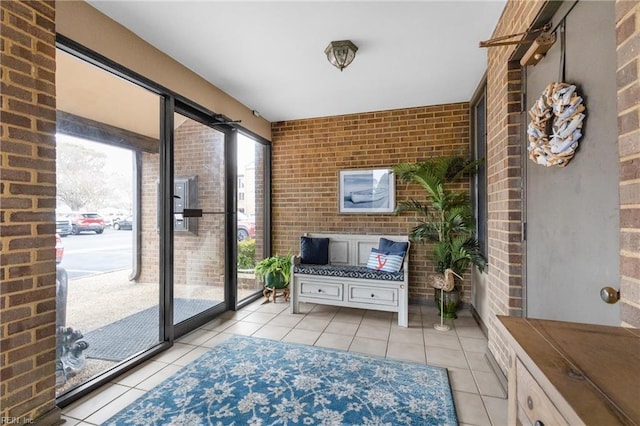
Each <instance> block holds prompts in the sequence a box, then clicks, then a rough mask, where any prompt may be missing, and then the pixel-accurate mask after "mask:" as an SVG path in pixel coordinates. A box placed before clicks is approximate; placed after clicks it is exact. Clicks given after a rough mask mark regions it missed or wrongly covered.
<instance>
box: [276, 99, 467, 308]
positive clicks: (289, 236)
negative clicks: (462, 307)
mask: <svg viewBox="0 0 640 426" xmlns="http://www.w3.org/2000/svg"><path fill="white" fill-rule="evenodd" d="M271 132H272V142H273V160H272V167H273V172H272V173H273V178H272V203H273V206H272V226H273V244H274V245H273V251H274V253H280V254H284V253H286V252H288V251H291V252H293V253H298V252H299V245H300V243H299V238H300V235H302V234H303V233H305V232H320V233H329V232H335V233H352V234H390V235H394V234H397V235H407V234H408V233H409V231H410V229H411V228H412V227H413V226H414V225H415V224H416V221H415V216H413V215H411V214H403V215H401V216H396V215H393V214H390V215H381V214H339V213H338V194H337V192H338V172H339V171H340V170H344V169H359V168H385V167H389V166H391V165H393V164H396V163H401V162H416V161H420V160H425V159H427V158H430V157H433V156H442V155H449V154H452V153H454V152H455V153H460V154H463V155H469V104H468V103H457V104H451V105H436V106H428V107H419V108H408V109H399V110H392V111H379V112H371V113H361V114H351V115H342V116H334V117H323V118H315V119H307V120H293V121H286V122H279V123H274V124H273V126H272V129H271ZM464 187H465V189H468V185H465V186H464ZM411 197H413V198H418V199H424V192H423V191H422V190H421V189H420V188H419V187H418V186H417V185H411V186H409V187H407V186H406V185H404V184H400V183H396V200H407V199H409V198H411ZM409 273H410V275H409V277H410V282H409V298H410V299H411V301H412V302H414V303H425V300H426V299H427V298H429V299H433V289H432V288H431V287H429V286H428V285H427V282H428V281H427V280H428V275H429V274H432V273H434V268H433V264H432V262H431V261H430V260H428V258H427V248H426V246H425V245H419V244H414V245H413V246H412V248H411V251H410V271H409ZM463 292H464V293H463V298H464V299H463V300H465V301H467V302H469V301H470V296H471V291H470V286H469V280H466V281H465V286H464V287H463Z"/></svg>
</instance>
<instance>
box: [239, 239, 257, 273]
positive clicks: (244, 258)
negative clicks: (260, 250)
mask: <svg viewBox="0 0 640 426" xmlns="http://www.w3.org/2000/svg"><path fill="white" fill-rule="evenodd" d="M255 266H256V240H254V239H253V238H247V239H246V240H243V241H238V269H253V268H254V267H255Z"/></svg>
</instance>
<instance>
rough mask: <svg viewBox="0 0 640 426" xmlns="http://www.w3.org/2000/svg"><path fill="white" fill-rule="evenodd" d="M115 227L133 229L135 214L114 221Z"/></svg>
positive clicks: (116, 228)
mask: <svg viewBox="0 0 640 426" xmlns="http://www.w3.org/2000/svg"><path fill="white" fill-rule="evenodd" d="M113 229H115V230H121V229H127V230H131V229H133V216H127V217H125V218H124V219H119V220H116V221H115V222H113Z"/></svg>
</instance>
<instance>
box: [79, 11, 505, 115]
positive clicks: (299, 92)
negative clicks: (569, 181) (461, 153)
mask: <svg viewBox="0 0 640 426" xmlns="http://www.w3.org/2000/svg"><path fill="white" fill-rule="evenodd" d="M89 3H90V4H91V5H93V6H94V7H95V8H97V9H98V10H100V11H102V12H103V13H105V14H106V15H108V16H109V17H111V18H112V19H114V20H115V21H117V22H119V23H121V24H122V25H124V26H125V27H127V28H129V29H130V30H131V31H133V32H134V33H136V34H138V36H140V37H141V38H142V39H144V40H146V41H147V42H148V43H150V44H152V45H153V46H155V47H156V48H158V49H159V50H161V51H163V52H165V53H166V54H167V55H169V56H171V57H172V58H174V59H176V60H177V61H179V62H180V63H182V64H183V65H185V66H186V67H188V68H190V69H191V70H193V71H194V72H196V73H197V74H199V75H200V76H202V77H204V78H205V79H206V80H208V81H210V82H211V83H212V84H214V85H215V86H217V87H219V88H220V89H222V90H223V91H225V92H226V93H228V94H229V95H231V96H233V97H234V98H236V99H237V100H239V101H240V102H241V103H243V104H244V105H246V106H247V107H249V108H251V109H253V110H256V111H258V112H259V113H260V114H261V115H262V116H263V117H264V118H265V119H267V120H269V121H272V122H274V121H281V120H291V119H298V118H311V117H323V116H330V115H339V114H349V113H355V112H368V111H379V110H387V109H395V108H406V107H413V106H424V105H437V104H442V103H451V102H462V101H468V100H469V99H470V97H471V96H472V94H473V92H474V90H475V89H476V87H477V85H478V83H479V82H480V79H481V78H482V75H483V73H484V70H485V68H486V49H481V48H479V47H478V43H479V42H480V41H481V40H486V39H489V38H490V37H491V34H492V32H493V29H494V27H495V24H496V22H497V21H498V18H499V17H500V14H501V13H502V9H503V8H504V5H505V1H504V0H500V1H498V0H496V1H486V0H485V1H481V0H476V1H457V0H449V1H412V2H410V1H349V2H346V1H323V2H309V1H286V2H274V1H255V2H249V1H212V0H210V1H177V0H174V1H98V0H89ZM344 39H349V40H351V41H353V42H354V43H355V44H356V45H357V46H358V48H359V50H358V52H357V54H356V58H355V60H354V61H353V63H352V64H351V65H350V66H349V67H348V68H346V69H345V70H344V71H343V72H340V71H339V70H338V69H337V68H334V67H333V66H332V65H331V64H329V62H328V61H327V58H326V56H325V55H324V49H325V48H326V46H327V45H328V44H329V42H330V41H332V40H344Z"/></svg>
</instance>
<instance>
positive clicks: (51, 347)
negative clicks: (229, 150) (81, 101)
mask: <svg viewBox="0 0 640 426" xmlns="http://www.w3.org/2000/svg"><path fill="white" fill-rule="evenodd" d="M0 51H1V54H2V60H1V63H2V72H1V76H0V78H1V82H2V90H1V91H2V100H1V103H0V114H1V117H0V122H1V123H2V124H1V127H0V129H1V130H0V137H1V145H0V167H1V178H2V181H1V184H0V194H1V202H0V220H1V222H2V228H1V233H2V239H1V241H0V247H1V258H0V263H1V265H2V266H1V268H0V280H2V290H1V293H0V309H2V316H1V319H0V346H1V347H2V352H1V354H0V378H1V380H0V383H1V384H0V417H2V418H3V419H7V421H11V420H13V421H16V422H21V423H20V424H23V423H22V422H25V419H31V420H33V419H36V418H42V417H43V416H45V415H48V416H50V417H49V420H50V421H52V419H53V418H55V417H58V418H59V414H58V413H57V410H56V409H55V355H56V354H55V322H56V313H55V306H56V304H55V296H56V283H55V280H56V264H55V251H54V245H55V237H54V235H55V221H54V217H55V213H54V211H55V204H56V177H55V170H56V166H55V158H56V154H55V149H56V147H55V130H56V111H55V109H56V90H55V69H56V67H55V4H54V3H53V2H44V1H31V2H17V1H2V2H0ZM3 422H4V421H3ZM49 424H51V423H49Z"/></svg>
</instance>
